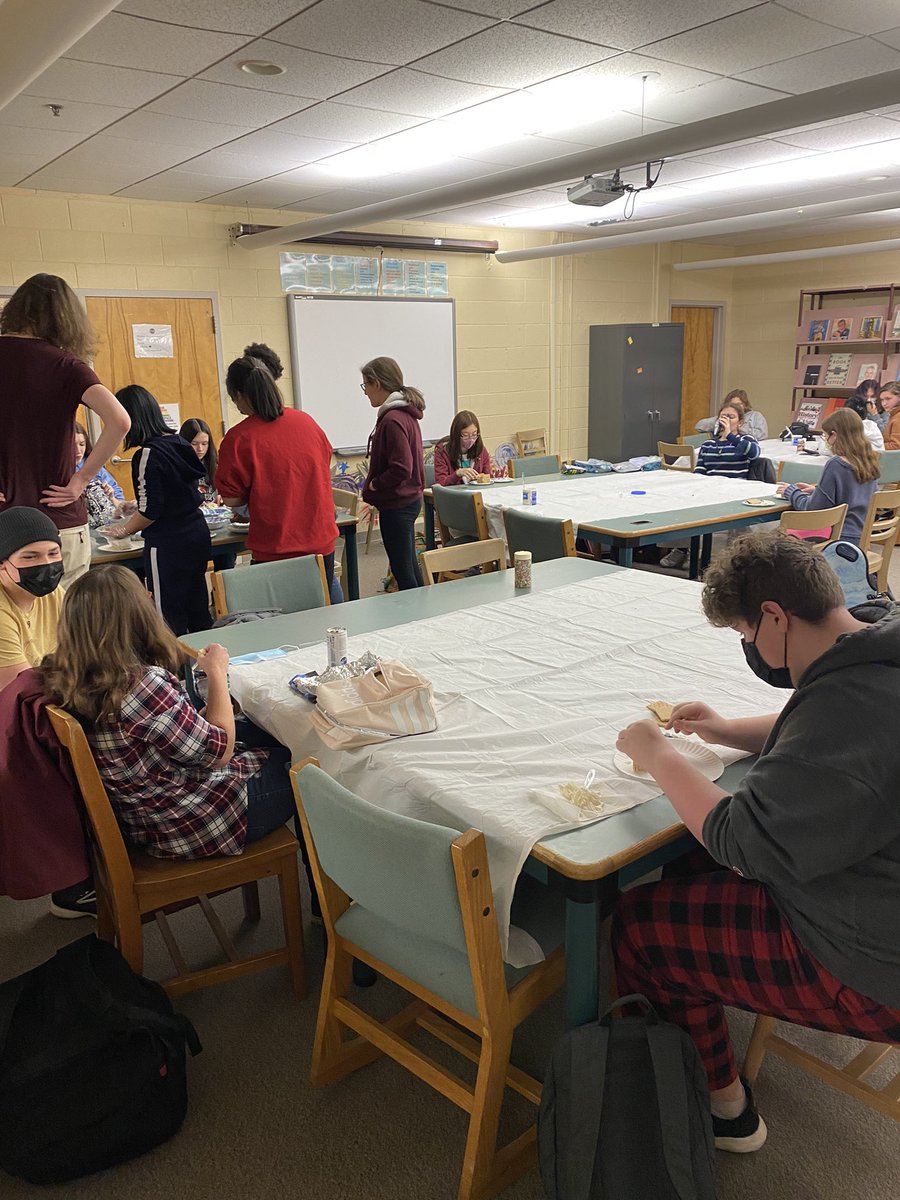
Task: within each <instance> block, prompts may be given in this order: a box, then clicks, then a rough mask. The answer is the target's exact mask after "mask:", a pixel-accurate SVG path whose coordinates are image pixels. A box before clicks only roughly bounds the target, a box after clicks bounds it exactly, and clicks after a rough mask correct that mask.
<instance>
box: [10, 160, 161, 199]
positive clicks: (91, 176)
mask: <svg viewBox="0 0 900 1200" xmlns="http://www.w3.org/2000/svg"><path fill="white" fill-rule="evenodd" d="M61 161H62V160H60V162H61ZM145 173H146V172H143V171H141V170H140V169H139V168H135V167H97V168H94V167H90V166H87V167H86V166H85V165H84V164H83V163H79V164H78V167H77V168H75V167H72V168H69V167H67V166H60V163H53V164H51V165H50V166H49V167H43V168H42V169H41V170H40V171H36V172H35V173H34V174H33V175H29V177H28V179H27V181H26V182H25V186H26V187H30V188H40V189H41V190H42V191H48V192H79V193H84V194H86V195H96V196H109V195H110V194H111V193H112V192H117V191H118V190H119V188H123V187H128V185H129V184H132V183H137V181H138V180H139V179H140V177H141V175H142V174H145Z"/></svg>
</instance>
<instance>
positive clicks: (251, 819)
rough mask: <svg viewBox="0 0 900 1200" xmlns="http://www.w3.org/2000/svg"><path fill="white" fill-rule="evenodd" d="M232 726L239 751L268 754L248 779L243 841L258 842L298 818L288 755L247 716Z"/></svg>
mask: <svg viewBox="0 0 900 1200" xmlns="http://www.w3.org/2000/svg"><path fill="white" fill-rule="evenodd" d="M234 724H235V731H236V734H237V737H236V741H237V742H239V743H240V745H241V748H246V749H266V750H268V752H269V756H268V758H267V759H266V761H265V762H264V763H263V765H262V766H261V767H260V768H259V770H258V771H257V772H256V773H255V774H254V775H251V776H250V778H249V779H248V780H247V835H246V837H245V838H244V842H245V843H247V842H258V841H259V839H260V838H263V837H265V836H266V834H267V833H272V832H274V830H276V829H278V828H279V826H281V825H284V824H286V822H288V821H290V819H291V818H292V817H296V815H297V810H296V808H295V807H294V793H293V790H292V788H291V780H290V776H289V775H288V771H289V770H290V766H291V752H290V750H288V749H287V747H286V746H282V744H281V742H279V741H277V740H276V739H275V738H273V737H272V736H271V734H268V733H266V731H265V730H264V729H260V728H259V726H258V725H254V724H253V722H252V721H251V720H249V719H248V718H247V717H238V718H237V719H236V721H235V723H234ZM301 840H302V839H301Z"/></svg>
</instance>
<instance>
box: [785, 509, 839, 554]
mask: <svg viewBox="0 0 900 1200" xmlns="http://www.w3.org/2000/svg"><path fill="white" fill-rule="evenodd" d="M846 517H847V505H846V504H836V505H835V506H834V508H818V509H808V510H805V511H794V510H793V509H788V510H787V511H786V512H783V513H782V514H781V528H782V530H783V531H784V532H785V533H795V532H796V531H798V530H800V531H802V532H803V533H808V532H809V531H810V530H818V529H827V530H828V535H827V537H826V539H825V541H828V542H836V541H837V539H838V538H839V537H840V536H841V530H842V529H843V528H844V521H845V520H846ZM824 544H825V542H823V543H822V545H824Z"/></svg>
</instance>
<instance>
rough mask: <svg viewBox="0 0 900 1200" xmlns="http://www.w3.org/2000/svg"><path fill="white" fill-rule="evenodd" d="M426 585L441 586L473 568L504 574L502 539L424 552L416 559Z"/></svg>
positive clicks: (463, 543)
mask: <svg viewBox="0 0 900 1200" xmlns="http://www.w3.org/2000/svg"><path fill="white" fill-rule="evenodd" d="M419 562H420V564H421V567H422V575H423V576H424V578H425V582H426V584H431V583H434V582H435V580H434V576H435V575H437V577H438V578H437V582H438V583H444V582H446V581H447V580H448V579H454V578H459V576H460V574H464V573H465V572H466V571H471V569H472V568H473V567H481V568H482V570H484V568H487V569H488V571H505V570H506V547H505V546H504V545H503V541H502V539H501V538H488V539H487V541H479V542H462V543H461V544H460V545H458V546H445V547H443V548H442V549H440V550H426V551H425V552H424V554H422V555H421V556H420V558H419Z"/></svg>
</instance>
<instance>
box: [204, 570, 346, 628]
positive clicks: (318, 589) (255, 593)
mask: <svg viewBox="0 0 900 1200" xmlns="http://www.w3.org/2000/svg"><path fill="white" fill-rule="evenodd" d="M212 585H213V600H214V601H215V606H216V616H217V617H224V616H225V615H226V613H233V612H247V611H253V610H255V609H260V608H280V609H281V611H282V612H285V613H292V612H303V611H304V609H307V608H322V607H323V606H324V605H326V604H329V603H330V601H329V598H328V583H327V581H326V578H325V563H324V562H323V560H322V555H321V554H305V555H303V557H302V558H282V559H280V560H279V561H278V562H269V563H253V564H252V565H251V566H249V567H234V568H233V569H232V570H230V571H216V572H214V574H213V577H212Z"/></svg>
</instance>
